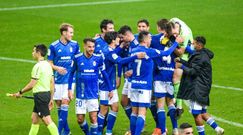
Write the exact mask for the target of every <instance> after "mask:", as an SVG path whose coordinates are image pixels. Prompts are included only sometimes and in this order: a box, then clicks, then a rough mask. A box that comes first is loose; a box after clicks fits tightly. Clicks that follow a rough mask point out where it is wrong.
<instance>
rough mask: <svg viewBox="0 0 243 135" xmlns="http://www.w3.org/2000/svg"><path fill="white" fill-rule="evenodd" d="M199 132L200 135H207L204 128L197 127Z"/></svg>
mask: <svg viewBox="0 0 243 135" xmlns="http://www.w3.org/2000/svg"><path fill="white" fill-rule="evenodd" d="M197 132H198V134H199V135H205V132H204V126H197Z"/></svg>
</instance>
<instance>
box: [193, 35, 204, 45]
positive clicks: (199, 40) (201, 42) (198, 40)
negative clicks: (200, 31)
mask: <svg viewBox="0 0 243 135" xmlns="http://www.w3.org/2000/svg"><path fill="white" fill-rule="evenodd" d="M194 40H196V41H197V42H198V43H200V44H202V45H206V38H205V37H203V36H197V37H195V38H194Z"/></svg>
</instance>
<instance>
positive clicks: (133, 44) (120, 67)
mask: <svg viewBox="0 0 243 135" xmlns="http://www.w3.org/2000/svg"><path fill="white" fill-rule="evenodd" d="M138 45H139V43H138V41H137V39H136V38H135V39H134V40H133V41H132V42H130V43H129V46H128V48H124V49H123V50H122V52H121V54H120V56H121V57H122V58H125V57H129V56H131V51H132V49H133V48H135V47H137V46H138ZM130 69H131V66H130V64H129V63H127V64H123V65H120V64H119V65H118V77H121V73H122V72H123V73H125V72H126V71H128V70H130ZM128 81H130V79H129V78H128Z"/></svg>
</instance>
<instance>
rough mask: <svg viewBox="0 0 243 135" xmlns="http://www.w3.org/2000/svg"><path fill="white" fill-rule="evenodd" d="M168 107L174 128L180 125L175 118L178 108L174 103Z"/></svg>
mask: <svg viewBox="0 0 243 135" xmlns="http://www.w3.org/2000/svg"><path fill="white" fill-rule="evenodd" d="M168 108H169V114H170V120H171V123H172V127H173V129H175V128H177V127H178V125H177V120H176V119H175V111H176V108H175V106H174V105H170V106H168Z"/></svg>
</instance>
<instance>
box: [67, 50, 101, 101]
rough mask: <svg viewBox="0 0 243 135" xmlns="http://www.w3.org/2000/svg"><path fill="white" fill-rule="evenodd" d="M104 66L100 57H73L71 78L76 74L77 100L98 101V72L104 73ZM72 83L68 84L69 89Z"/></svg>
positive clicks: (78, 55)
mask: <svg viewBox="0 0 243 135" xmlns="http://www.w3.org/2000/svg"><path fill="white" fill-rule="evenodd" d="M104 70H105V65H104V63H103V58H102V56H101V55H96V54H93V55H92V56H91V57H90V58H87V57H86V56H85V55H84V54H83V53H80V54H77V55H75V58H74V60H73V65H72V72H71V75H70V77H71V78H72V76H73V74H74V72H76V97H77V98H79V99H98V87H99V85H98V77H99V71H104ZM71 86H72V83H71V82H69V89H71V88H70V87H71Z"/></svg>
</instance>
